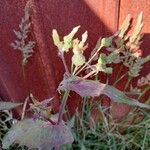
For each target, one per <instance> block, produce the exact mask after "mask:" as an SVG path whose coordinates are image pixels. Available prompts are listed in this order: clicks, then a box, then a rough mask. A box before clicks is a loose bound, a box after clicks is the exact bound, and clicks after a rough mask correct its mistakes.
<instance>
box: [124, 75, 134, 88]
mask: <svg viewBox="0 0 150 150" xmlns="http://www.w3.org/2000/svg"><path fill="white" fill-rule="evenodd" d="M132 79H133V77H130V76H129V78H128V81H127V83H126V85H125V88H124V91H125V90H126V89H127V88H128V86H129V83H130V81H131V80H132Z"/></svg>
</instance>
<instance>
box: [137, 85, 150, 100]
mask: <svg viewBox="0 0 150 150" xmlns="http://www.w3.org/2000/svg"><path fill="white" fill-rule="evenodd" d="M149 90H150V86H147V87H146V88H145V89H144V90H143V92H142V93H141V94H140V95H139V97H138V100H139V99H140V98H141V97H142V96H143V95H144V94H145V93H146V92H147V91H149Z"/></svg>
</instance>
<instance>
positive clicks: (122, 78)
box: [113, 73, 127, 86]
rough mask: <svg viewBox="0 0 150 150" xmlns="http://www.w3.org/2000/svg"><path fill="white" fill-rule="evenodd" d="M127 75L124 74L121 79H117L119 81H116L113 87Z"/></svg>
mask: <svg viewBox="0 0 150 150" xmlns="http://www.w3.org/2000/svg"><path fill="white" fill-rule="evenodd" d="M126 75H127V73H125V74H123V75H122V76H121V77H120V78H119V79H117V80H116V81H115V83H114V84H113V85H114V86H115V85H116V84H117V83H118V82H119V81H120V80H122V79H123V78H124V77H125V76H126Z"/></svg>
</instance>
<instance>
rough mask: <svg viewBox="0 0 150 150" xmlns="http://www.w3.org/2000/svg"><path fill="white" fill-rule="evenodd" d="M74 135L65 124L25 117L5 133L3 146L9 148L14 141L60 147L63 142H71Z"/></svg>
mask: <svg viewBox="0 0 150 150" xmlns="http://www.w3.org/2000/svg"><path fill="white" fill-rule="evenodd" d="M72 142H73V136H72V133H71V131H70V129H69V128H68V127H67V126H66V125H64V124H59V125H52V124H50V123H49V122H46V121H42V120H33V119H25V120H22V121H19V122H18V123H17V124H15V125H14V126H13V127H12V128H11V129H10V130H9V131H8V132H7V134H6V135H5V137H4V139H3V141H2V146H3V149H7V148H9V147H10V145H12V144H13V143H18V144H20V145H26V146H27V147H29V148H30V149H31V148H38V149H39V150H45V149H50V148H53V147H55V148H59V147H60V146H61V145H63V144H71V143H72Z"/></svg>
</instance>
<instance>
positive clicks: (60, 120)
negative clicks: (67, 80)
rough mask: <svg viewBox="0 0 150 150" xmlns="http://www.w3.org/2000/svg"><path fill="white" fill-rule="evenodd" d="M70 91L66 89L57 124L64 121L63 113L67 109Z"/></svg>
mask: <svg viewBox="0 0 150 150" xmlns="http://www.w3.org/2000/svg"><path fill="white" fill-rule="evenodd" d="M69 92H70V91H68V90H66V91H65V93H64V95H63V99H62V103H61V106H60V109H59V116H58V123H57V124H60V123H61V122H62V117H63V113H64V110H65V106H66V102H67V99H68V96H69Z"/></svg>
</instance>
